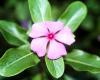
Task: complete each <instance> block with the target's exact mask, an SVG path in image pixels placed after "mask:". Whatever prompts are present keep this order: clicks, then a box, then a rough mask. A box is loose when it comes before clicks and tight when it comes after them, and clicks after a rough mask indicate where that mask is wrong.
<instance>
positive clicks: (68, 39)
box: [55, 27, 75, 45]
mask: <svg viewBox="0 0 100 80" xmlns="http://www.w3.org/2000/svg"><path fill="white" fill-rule="evenodd" d="M55 39H56V40H58V41H60V42H62V43H65V44H67V45H71V44H72V43H73V42H75V39H74V35H73V33H72V32H71V30H70V28H68V27H66V28H63V29H62V30H61V31H60V32H59V33H57V34H56V35H55Z"/></svg>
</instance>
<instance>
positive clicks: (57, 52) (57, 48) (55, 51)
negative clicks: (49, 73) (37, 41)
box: [47, 40, 67, 59]
mask: <svg viewBox="0 0 100 80" xmlns="http://www.w3.org/2000/svg"><path fill="white" fill-rule="evenodd" d="M66 54H67V52H66V49H65V47H64V45H63V44H61V43H59V42H57V41H55V40H52V41H50V45H49V47H48V53H47V56H48V58H49V59H57V58H60V57H61V56H63V55H66Z"/></svg>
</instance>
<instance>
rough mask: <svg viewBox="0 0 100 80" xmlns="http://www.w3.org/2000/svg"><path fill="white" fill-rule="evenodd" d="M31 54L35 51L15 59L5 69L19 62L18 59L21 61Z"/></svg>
mask: <svg viewBox="0 0 100 80" xmlns="http://www.w3.org/2000/svg"><path fill="white" fill-rule="evenodd" d="M31 54H33V53H29V54H27V55H24V56H23V57H21V58H19V59H17V60H15V61H13V62H12V63H10V64H9V65H7V66H5V67H4V68H3V71H5V70H6V69H7V68H9V67H10V66H11V65H13V64H15V63H16V62H18V61H20V60H22V59H24V58H26V57H28V56H30V55H31Z"/></svg>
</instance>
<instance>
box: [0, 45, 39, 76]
mask: <svg viewBox="0 0 100 80" xmlns="http://www.w3.org/2000/svg"><path fill="white" fill-rule="evenodd" d="M38 62H39V59H38V57H37V56H36V55H35V54H33V53H32V52H30V51H29V50H28V48H26V47H19V48H11V49H8V50H7V51H6V52H5V54H4V55H3V56H2V58H1V59H0V75H2V76H5V77H10V76H14V75H17V74H19V73H20V72H22V71H24V70H25V69H27V68H29V67H32V66H35V65H36V64H37V63H38Z"/></svg>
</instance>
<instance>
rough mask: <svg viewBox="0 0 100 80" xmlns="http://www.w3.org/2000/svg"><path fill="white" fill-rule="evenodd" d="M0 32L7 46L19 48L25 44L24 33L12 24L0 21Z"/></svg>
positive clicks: (25, 35) (25, 36)
mask: <svg viewBox="0 0 100 80" xmlns="http://www.w3.org/2000/svg"><path fill="white" fill-rule="evenodd" d="M0 32H1V33H2V35H3V36H4V38H5V39H6V41H7V42H8V43H9V44H12V45H15V46H20V45H22V44H24V43H26V42H27V37H28V36H27V34H26V31H25V30H24V29H22V28H21V27H19V26H18V25H16V24H15V23H13V22H8V21H1V20H0Z"/></svg>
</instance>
